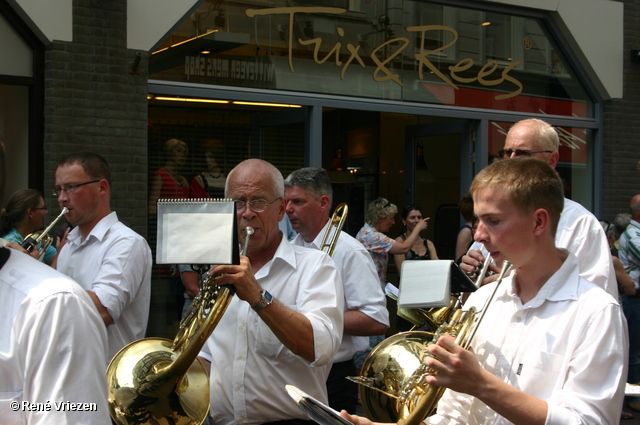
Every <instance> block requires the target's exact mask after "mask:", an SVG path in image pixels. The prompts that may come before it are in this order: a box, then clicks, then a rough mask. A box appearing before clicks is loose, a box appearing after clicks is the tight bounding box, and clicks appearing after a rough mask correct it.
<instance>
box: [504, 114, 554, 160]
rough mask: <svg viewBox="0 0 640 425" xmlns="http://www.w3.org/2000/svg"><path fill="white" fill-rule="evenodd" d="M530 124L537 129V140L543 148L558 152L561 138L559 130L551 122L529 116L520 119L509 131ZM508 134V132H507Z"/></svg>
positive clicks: (529, 125)
mask: <svg viewBox="0 0 640 425" xmlns="http://www.w3.org/2000/svg"><path fill="white" fill-rule="evenodd" d="M523 125H524V126H528V127H532V128H533V129H535V131H536V134H537V137H536V142H537V143H538V145H539V146H540V148H541V149H543V150H546V151H552V152H557V151H558V149H559V148H560V139H559V138H558V132H557V131H556V129H555V128H553V127H552V126H551V124H549V123H547V122H545V121H542V120H539V119H537V118H527V119H525V120H522V121H518V122H517V123H515V124H514V125H513V126H512V127H511V128H510V129H509V133H510V132H511V131H512V130H513V129H514V128H518V127H520V126H523ZM507 136H508V133H507Z"/></svg>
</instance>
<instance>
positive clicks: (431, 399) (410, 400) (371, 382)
mask: <svg viewBox="0 0 640 425" xmlns="http://www.w3.org/2000/svg"><path fill="white" fill-rule="evenodd" d="M510 266H511V264H510V263H509V262H508V261H504V262H503V265H502V271H501V273H500V276H499V278H498V280H497V282H496V286H495V288H494V290H493V292H492V294H491V295H490V297H489V298H488V299H487V301H486V303H485V305H484V307H483V309H482V311H480V312H477V311H476V310H475V308H473V307H472V308H471V309H469V310H462V309H456V310H454V311H453V313H452V314H451V317H450V319H449V320H448V321H447V322H445V323H443V324H442V325H440V327H439V328H438V329H437V330H436V332H435V333H430V332H424V331H411V332H403V333H399V334H396V335H393V336H391V337H389V338H387V339H386V340H384V341H382V342H381V343H380V344H379V345H378V346H377V347H375V348H374V349H373V350H372V351H371V353H370V354H369V356H368V357H367V358H366V359H365V361H364V364H363V366H362V369H361V372H360V376H358V377H356V378H355V379H353V380H354V381H355V382H357V383H358V384H361V385H360V399H361V401H362V406H363V408H364V411H365V413H366V416H367V417H368V418H369V419H371V420H373V421H376V422H398V424H399V425H417V424H419V423H420V422H422V421H423V420H424V418H426V417H427V416H429V415H431V414H433V412H434V409H435V406H436V404H437V402H438V400H439V399H440V397H441V396H442V393H443V392H444V390H445V388H444V387H437V386H434V385H429V384H427V383H426V382H425V377H426V376H427V375H429V374H433V373H434V371H433V370H430V369H429V368H427V367H426V365H425V364H424V363H423V361H422V358H423V357H424V355H425V352H426V349H427V347H429V346H430V345H432V344H436V343H437V342H438V338H439V337H440V336H441V335H443V334H444V333H448V334H450V335H452V336H455V337H456V343H457V344H459V345H460V346H462V347H463V348H465V349H466V348H469V346H470V344H471V341H472V339H473V337H474V335H475V333H476V330H477V328H478V326H479V325H480V323H481V322H482V319H483V317H484V314H485V312H486V311H487V308H488V307H489V304H490V303H491V301H492V300H493V297H494V295H495V293H496V291H497V289H498V287H499V285H500V283H501V282H502V279H503V278H504V276H505V274H506V273H507V271H508V269H509V267H510Z"/></svg>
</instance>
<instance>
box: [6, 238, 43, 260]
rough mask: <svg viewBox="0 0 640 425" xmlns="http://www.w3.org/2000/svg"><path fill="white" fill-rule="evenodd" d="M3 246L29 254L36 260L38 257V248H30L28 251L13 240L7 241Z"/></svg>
mask: <svg viewBox="0 0 640 425" xmlns="http://www.w3.org/2000/svg"><path fill="white" fill-rule="evenodd" d="M5 246H6V247H7V248H11V249H15V250H16V251H20V252H22V253H25V254H27V255H30V256H32V257H33V258H35V259H36V260H38V259H40V250H38V249H33V250H31V252H29V251H27V250H26V249H24V248H23V247H22V246H20V245H19V244H17V243H15V242H7V244H6V245H5Z"/></svg>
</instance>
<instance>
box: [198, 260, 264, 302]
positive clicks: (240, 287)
mask: <svg viewBox="0 0 640 425" xmlns="http://www.w3.org/2000/svg"><path fill="white" fill-rule="evenodd" d="M209 274H210V275H212V276H218V280H217V281H216V284H217V285H233V286H234V287H235V289H236V295H237V296H238V298H240V299H241V300H243V301H246V302H248V303H249V305H250V306H254V305H256V304H258V302H260V296H261V295H260V292H261V291H262V288H261V287H260V284H259V283H258V281H257V280H256V278H255V276H254V275H253V271H252V270H251V261H249V257H245V256H243V255H241V256H240V264H239V265H234V264H230V265H218V266H215V267H213V268H212V269H211V271H210V272H209Z"/></svg>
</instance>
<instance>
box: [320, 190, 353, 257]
mask: <svg viewBox="0 0 640 425" xmlns="http://www.w3.org/2000/svg"><path fill="white" fill-rule="evenodd" d="M348 214H349V207H348V206H347V204H345V203H344V202H343V203H342V204H340V205H338V206H337V207H336V209H335V210H334V211H333V215H332V216H331V219H330V221H331V223H329V227H327V231H326V232H325V233H324V236H323V237H322V242H320V251H325V252H326V253H327V254H328V255H329V256H331V255H333V251H335V249H336V245H337V244H338V239H339V238H340V232H341V231H342V228H343V227H344V223H345V222H346V221H347V215H348ZM334 228H335V233H333V229H334ZM332 233H333V236H332ZM325 249H326V250H325Z"/></svg>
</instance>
